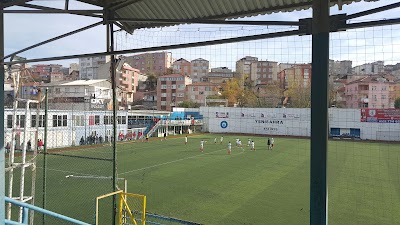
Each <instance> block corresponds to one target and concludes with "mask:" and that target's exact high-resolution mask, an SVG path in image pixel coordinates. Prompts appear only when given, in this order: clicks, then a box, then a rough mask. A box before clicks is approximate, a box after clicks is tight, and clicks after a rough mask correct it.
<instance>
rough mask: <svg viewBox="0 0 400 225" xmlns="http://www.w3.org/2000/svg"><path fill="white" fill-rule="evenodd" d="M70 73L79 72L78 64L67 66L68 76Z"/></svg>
mask: <svg viewBox="0 0 400 225" xmlns="http://www.w3.org/2000/svg"><path fill="white" fill-rule="evenodd" d="M72 71H79V64H78V63H71V64H69V68H68V74H71V73H72Z"/></svg>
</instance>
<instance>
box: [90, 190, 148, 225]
mask: <svg viewBox="0 0 400 225" xmlns="http://www.w3.org/2000/svg"><path fill="white" fill-rule="evenodd" d="M110 196H115V197H118V198H119V199H118V202H119V204H118V224H119V225H123V224H124V223H125V221H124V218H127V216H126V213H127V214H128V215H129V218H130V220H131V221H132V223H133V224H134V225H146V196H145V195H139V194H131V193H126V192H123V191H122V190H120V191H116V192H112V193H109V194H105V195H102V196H99V197H97V198H96V221H95V225H99V200H101V199H104V198H107V197H110ZM128 197H131V198H135V199H140V202H141V203H142V205H141V206H140V208H139V207H136V208H133V209H132V205H131V206H130V205H129V204H128V201H127V198H128ZM133 207H135V206H133ZM133 210H134V211H139V212H141V217H140V219H139V218H135V216H134V214H133V213H132V212H133ZM113 219H114V218H113ZM138 221H139V222H138Z"/></svg>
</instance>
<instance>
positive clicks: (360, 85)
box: [345, 76, 400, 108]
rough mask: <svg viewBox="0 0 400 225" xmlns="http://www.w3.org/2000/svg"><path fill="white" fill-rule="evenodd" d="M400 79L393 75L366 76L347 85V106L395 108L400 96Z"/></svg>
mask: <svg viewBox="0 0 400 225" xmlns="http://www.w3.org/2000/svg"><path fill="white" fill-rule="evenodd" d="M399 87H400V86H399V81H395V80H393V77H392V76H365V77H363V78H361V79H358V80H355V81H352V82H349V83H347V84H346V86H345V96H346V107H347V108H393V107H394V100H395V99H396V97H400V95H399V94H400V93H399V89H398V88H399Z"/></svg>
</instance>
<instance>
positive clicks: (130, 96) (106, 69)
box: [98, 62, 140, 108]
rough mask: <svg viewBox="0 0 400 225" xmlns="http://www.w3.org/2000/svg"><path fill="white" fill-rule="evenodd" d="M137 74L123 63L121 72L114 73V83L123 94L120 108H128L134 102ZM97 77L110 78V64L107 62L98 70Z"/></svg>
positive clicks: (137, 71) (135, 70)
mask: <svg viewBox="0 0 400 225" xmlns="http://www.w3.org/2000/svg"><path fill="white" fill-rule="evenodd" d="M139 74H140V72H139V70H138V69H135V68H133V67H131V66H130V65H129V64H128V63H124V64H123V66H122V68H121V71H120V72H116V74H115V76H116V83H117V86H118V87H119V88H121V90H122V93H123V97H122V98H123V100H122V102H121V105H120V107H125V108H129V107H130V105H132V103H133V102H134V94H135V93H136V91H137V86H138V82H139ZM98 77H99V78H101V79H110V78H111V75H110V62H107V63H105V64H104V65H102V66H100V67H99V68H98Z"/></svg>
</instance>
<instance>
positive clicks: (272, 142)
mask: <svg viewBox="0 0 400 225" xmlns="http://www.w3.org/2000/svg"><path fill="white" fill-rule="evenodd" d="M274 142H275V140H274V138H271V149H272V148H274Z"/></svg>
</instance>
